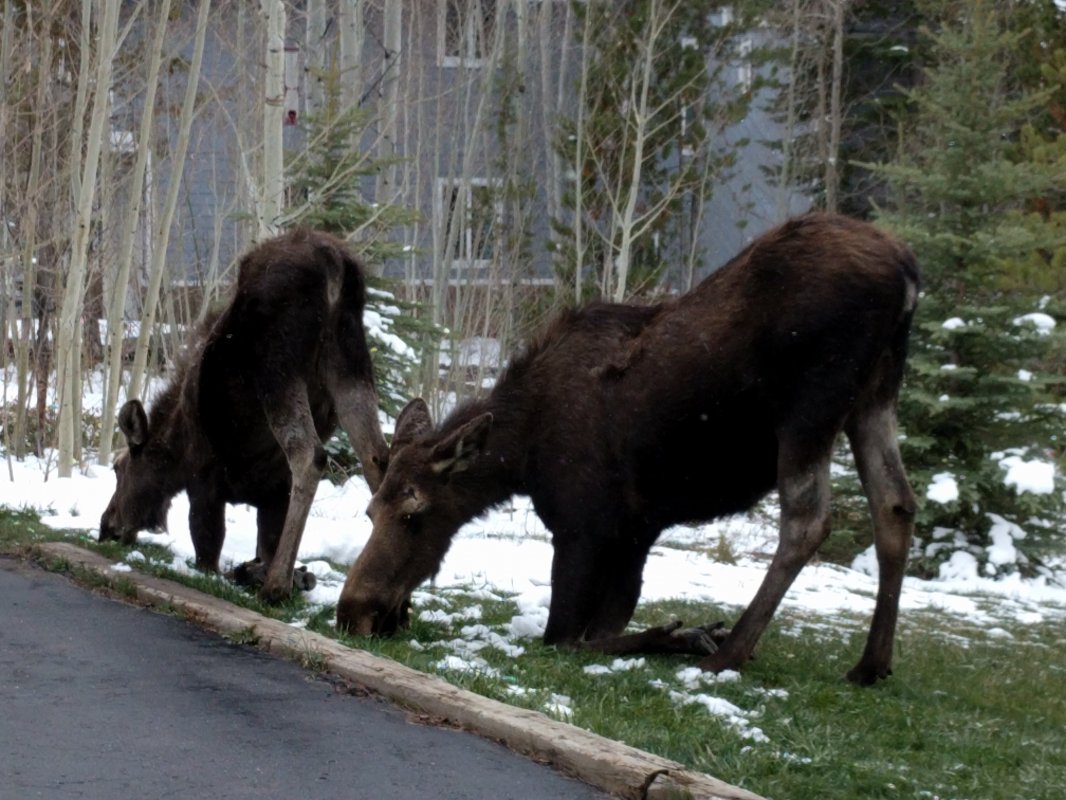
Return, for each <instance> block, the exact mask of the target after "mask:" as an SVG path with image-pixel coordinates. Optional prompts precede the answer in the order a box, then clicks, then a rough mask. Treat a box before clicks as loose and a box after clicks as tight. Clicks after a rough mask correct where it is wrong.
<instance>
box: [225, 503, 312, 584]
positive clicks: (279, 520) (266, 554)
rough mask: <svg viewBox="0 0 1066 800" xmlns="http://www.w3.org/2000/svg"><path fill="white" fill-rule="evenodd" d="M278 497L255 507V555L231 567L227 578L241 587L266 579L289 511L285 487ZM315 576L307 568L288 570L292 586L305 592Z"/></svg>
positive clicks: (259, 582)
mask: <svg viewBox="0 0 1066 800" xmlns="http://www.w3.org/2000/svg"><path fill="white" fill-rule="evenodd" d="M278 491H279V494H278V498H280V499H278V500H277V501H275V502H271V503H262V504H260V505H259V506H258V508H256V527H257V529H258V539H257V542H256V547H255V558H253V559H252V560H251V561H245V562H244V563H242V564H238V565H237V566H235V567H234V568H233V572H232V573H231V574H230V577H231V578H232V579H233V581H234V582H235V583H237V584H239V585H241V586H246V587H248V588H250V589H256V590H258V589H259V587H261V586H262V585H263V582H264V581H265V580H266V574H267V567H268V566H269V565H270V562H271V561H273V560H274V553H275V552H276V551H277V549H278V542H279V541H280V540H281V535H282V531H283V530H284V528H285V517H286V515H287V513H288V510H289V500H288V487H285V486H282V487H279V490H278ZM317 583H318V579H317V578H315V575H314V573H313V572H308V571H307V567H300V568H298V569H294V570H293V573H292V588H293V589H295V590H296V591H300V592H309V591H311V590H312V589H314V588H315V586H316V584H317Z"/></svg>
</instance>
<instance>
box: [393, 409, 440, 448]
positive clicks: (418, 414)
mask: <svg viewBox="0 0 1066 800" xmlns="http://www.w3.org/2000/svg"><path fill="white" fill-rule="evenodd" d="M432 427H433V420H432V419H431V418H430V416H429V407H428V406H427V405H426V401H425V400H423V399H422V398H421V397H416V398H415V399H414V400H412V401H411V402H410V403H408V404H407V405H405V406H404V407H403V411H401V412H400V416H398V417H397V418H396V432H395V433H393V435H392V447H391V448H390V452H393V453H395V452H396V450H397V448H400V447H404V446H405V445H408V444H410V443H411V442H413V441H414V440H415V439H416V438H418V437H419V436H421V435H422V434H423V433H425V432H426V431H428V430H429V429H430V428H432Z"/></svg>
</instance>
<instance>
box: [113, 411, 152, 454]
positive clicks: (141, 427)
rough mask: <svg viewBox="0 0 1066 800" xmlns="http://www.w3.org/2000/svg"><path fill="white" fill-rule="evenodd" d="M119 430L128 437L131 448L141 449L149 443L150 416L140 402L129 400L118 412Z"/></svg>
mask: <svg viewBox="0 0 1066 800" xmlns="http://www.w3.org/2000/svg"><path fill="white" fill-rule="evenodd" d="M118 429H119V430H120V431H122V433H123V434H124V435H125V437H126V442H127V443H128V444H129V446H130V447H131V448H132V447H140V446H141V445H143V444H144V443H145V442H146V441H148V415H147V414H145V413H144V406H142V405H141V401H140V400H129V401H127V402H126V404H125V405H124V406H122V410H121V411H119V412H118Z"/></svg>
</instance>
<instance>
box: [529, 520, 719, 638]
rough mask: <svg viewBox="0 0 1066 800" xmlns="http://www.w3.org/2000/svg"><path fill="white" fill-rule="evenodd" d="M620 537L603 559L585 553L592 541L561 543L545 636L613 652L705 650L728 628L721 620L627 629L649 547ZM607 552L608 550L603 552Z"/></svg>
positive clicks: (649, 538)
mask: <svg viewBox="0 0 1066 800" xmlns="http://www.w3.org/2000/svg"><path fill="white" fill-rule="evenodd" d="M619 538H620V540H621V541H620V542H619V543H618V544H617V545H616V547H615V548H614V549H613V551H611V553H610V554H609V555H608V556H607V559H606V563H604V562H603V561H602V560H599V561H597V560H596V559H591V558H584V557H582V553H583V552H586V551H585V546H587V542H586V543H582V542H580V541H579V542H576V543H572V544H570V545H567V544H557V545H556V553H555V560H554V561H553V564H552V604H551V612H550V614H549V617H548V629H547V630H546V631H545V633H544V641H545V642H546V643H548V644H553V643H556V644H560V645H564V646H566V647H571V648H573V649H577V650H585V651H593V652H599V653H604V654H607V655H634V654H638V653H640V654H654V653H679V654H687V655H699V656H705V655H708V654H710V653H714V652H715V651H716V650H717V647H718V642H720V641H721V640H723V639H724V638H725V634H726V633H728V631H726V630H725V625H724V624H723V623H721V622H717V623H714V624H712V625H703V626H697V627H690V628H685V627H683V624H682V622H681V621H680V620H677V621H675V622H672V623H670V624H667V625H659V626H655V627H652V628H648V629H646V630H643V631H639V632H636V633H622V631H624V630H625V628H626V625H627V624H628V623H629V621H630V619H632V617H633V611H634V609H636V606H637V601H638V600H639V599H640V590H641V583H642V577H641V576H642V574H643V571H644V562H645V561H646V559H647V551H648V548H646V547H643V546H642V545H640V544H637V545H634V546H632V547H626V546H625V545H624V544H622V542H625V541H637V542H639V541H641V540H642V539H645V538H647V539H648V540H649V541H650V540H651V539H653V538H654V537H641V536H639V535H636V536H634V535H626V536H622V537H619ZM599 555H600V556H601V559H602V556H603V553H602V551H601V552H600V554H599Z"/></svg>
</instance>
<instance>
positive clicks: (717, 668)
mask: <svg viewBox="0 0 1066 800" xmlns="http://www.w3.org/2000/svg"><path fill="white" fill-rule="evenodd" d="M722 630H724V628H723V629H722ZM726 633H728V631H726ZM719 645H720V646H719V647H718V649H717V650H716V651H715V652H714V653H711V654H710V655H708V656H707V657H706V658H702V659H700V663H699V664H698V665H697V666H699V668H700V669H702V670H703V671H704V672H714V673H718V672H725V671H726V670H727V669H730V670H739V669H740V667H741V666H742V665H743V664H744V662H745V661H747V660H748V657H747V656H738V655H737V654H736V653H735V652H733V651H731V649H730V648H729V646H728V644H725V643H724V641H719Z"/></svg>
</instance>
